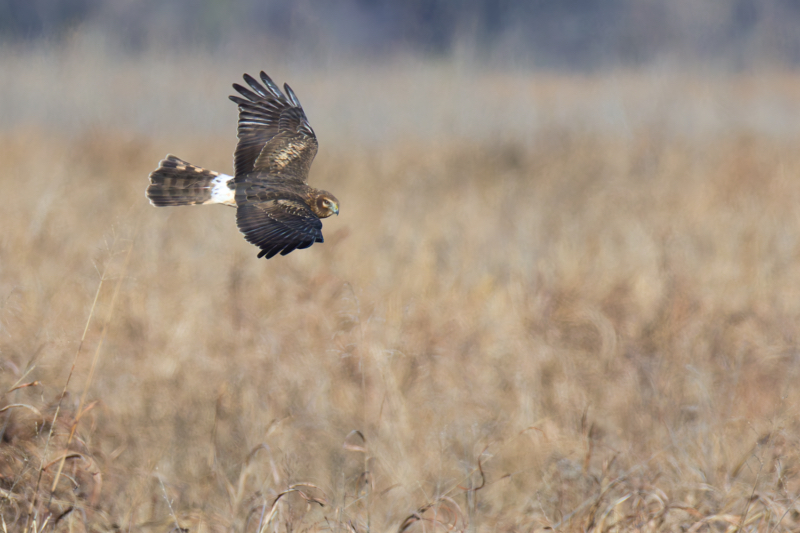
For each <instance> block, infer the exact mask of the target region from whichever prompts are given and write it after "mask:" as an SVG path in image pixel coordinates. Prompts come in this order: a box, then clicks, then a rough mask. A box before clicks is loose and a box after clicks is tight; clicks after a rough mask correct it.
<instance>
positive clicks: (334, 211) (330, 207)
mask: <svg viewBox="0 0 800 533" xmlns="http://www.w3.org/2000/svg"><path fill="white" fill-rule="evenodd" d="M311 210H312V211H314V214H315V215H317V216H318V217H319V218H326V217H329V216H331V215H338V214H339V200H337V199H336V197H335V196H334V195H332V194H331V193H329V192H328V191H318V192H317V195H316V197H315V198H314V202H313V204H312V205H311Z"/></svg>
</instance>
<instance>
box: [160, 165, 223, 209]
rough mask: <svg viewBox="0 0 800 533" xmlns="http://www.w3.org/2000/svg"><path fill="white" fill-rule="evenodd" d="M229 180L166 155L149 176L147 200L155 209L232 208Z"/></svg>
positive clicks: (217, 173)
mask: <svg viewBox="0 0 800 533" xmlns="http://www.w3.org/2000/svg"><path fill="white" fill-rule="evenodd" d="M231 179H232V178H231V176H227V175H225V174H220V173H219V172H214V171H212V170H206V169H204V168H201V167H197V166H195V165H192V164H191V163H187V162H186V161H184V160H182V159H179V158H177V157H175V156H174V155H167V157H166V159H164V160H163V161H161V163H159V166H158V168H157V169H156V170H154V171H153V172H152V173H151V174H150V186H149V187H147V198H148V199H149V200H150V203H151V204H153V205H154V206H156V207H163V206H173V205H199V204H219V203H223V204H229V205H235V202H234V201H233V190H232V189H231V188H230V187H229V186H228V184H229V181H230V180H231Z"/></svg>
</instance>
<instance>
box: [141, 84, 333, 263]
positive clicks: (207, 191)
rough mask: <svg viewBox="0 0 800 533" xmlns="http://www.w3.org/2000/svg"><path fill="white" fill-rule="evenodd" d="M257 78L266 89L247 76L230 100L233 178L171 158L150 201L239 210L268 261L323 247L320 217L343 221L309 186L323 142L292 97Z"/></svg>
mask: <svg viewBox="0 0 800 533" xmlns="http://www.w3.org/2000/svg"><path fill="white" fill-rule="evenodd" d="M260 78H261V81H262V82H263V85H262V84H261V83H259V82H258V80H256V79H255V78H253V77H252V76H250V75H248V74H245V75H244V81H245V82H246V83H247V85H248V86H249V87H250V88H249V89H248V88H247V87H243V86H241V85H239V84H238V83H234V84H233V88H234V89H235V90H236V92H238V93H239V94H240V95H241V97H240V96H230V99H231V100H233V101H234V102H235V103H236V104H238V106H239V128H238V137H239V142H238V144H237V145H236V152H235V153H234V174H233V176H228V175H227V174H221V173H219V172H214V171H211V170H206V169H204V168H201V167H198V166H195V165H192V164H191V163H187V162H186V161H183V160H182V159H178V158H177V157H175V156H174V155H167V157H166V159H164V160H163V161H161V163H160V164H159V166H158V168H157V169H156V170H155V171H153V172H152V173H151V174H150V186H149V187H147V198H149V199H150V203H151V204H153V205H154V206H156V207H162V206H173V205H205V204H224V205H230V206H233V207H236V225H237V226H238V227H239V231H241V232H242V233H243V234H244V238H245V239H247V241H248V242H250V243H252V244H254V245H256V246H258V247H259V248H260V249H261V251H260V252H259V254H258V257H266V258H267V259H269V258H270V257H272V256H274V255H275V254H278V253H280V254H281V255H286V254H288V253H290V252H292V251H294V250H300V249H303V248H308V247H309V246H311V245H312V244H314V243H315V242H323V239H322V221H321V220H320V219H323V218H327V217H329V216H331V215H338V214H339V200H337V199H336V197H335V196H334V195H332V194H331V193H329V192H327V191H323V190H320V189H315V188H313V187H310V186H309V185H308V183H306V182H307V180H308V171H309V169H310V168H311V162H312V161H313V160H314V156H315V155H317V146H318V144H317V137H316V135H314V130H313V129H311V125H310V124H309V123H308V119H307V118H306V114H305V113H304V112H303V106H301V105H300V101H299V100H298V99H297V96H296V95H295V94H294V91H292V89H291V88H290V87H289V85H287V84H284V86H283V89H284V91H285V94H284V93H283V92H281V90H280V89H279V88H278V86H277V85H276V84H275V83H274V82H273V81H272V79H270V77H269V76H267V75H266V74H265V73H264V72H262V73H261V75H260ZM242 97H243V98H242Z"/></svg>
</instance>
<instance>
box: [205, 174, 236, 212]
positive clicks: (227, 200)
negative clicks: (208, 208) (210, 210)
mask: <svg viewBox="0 0 800 533" xmlns="http://www.w3.org/2000/svg"><path fill="white" fill-rule="evenodd" d="M228 183H230V184H231V185H233V176H228V175H227V174H220V175H219V176H217V177H216V178H214V179H213V180H211V199H210V200H207V201H205V202H203V203H204V204H226V205H234V206H235V205H236V200H235V199H234V198H235V196H236V191H235V190H234V189H231V188H230V187H229V186H228Z"/></svg>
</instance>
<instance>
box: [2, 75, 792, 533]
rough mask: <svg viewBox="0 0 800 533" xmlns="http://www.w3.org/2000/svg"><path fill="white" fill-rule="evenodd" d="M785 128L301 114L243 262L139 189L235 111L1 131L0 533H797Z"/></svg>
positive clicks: (222, 155)
mask: <svg viewBox="0 0 800 533" xmlns="http://www.w3.org/2000/svg"><path fill="white" fill-rule="evenodd" d="M547 83H548V81H547V80H542V84H543V85H547ZM558 83H563V82H558ZM744 87H745V88H746V84H744ZM498 90H499V89H498ZM742 90H744V89H742ZM575 91H576V93H580V88H579V87H578V86H576V88H575ZM298 92H299V93H300V98H301V100H303V101H304V103H305V102H306V99H305V98H304V96H303V93H302V91H298ZM223 96H224V95H223ZM230 112H231V113H233V110H232V109H231V110H230ZM312 119H313V116H312ZM312 121H313V120H312ZM232 122H233V120H231V123H232ZM798 140H800V139H797V138H794V137H792V136H785V135H784V136H778V135H773V136H768V135H762V134H760V133H757V132H754V131H752V130H751V129H749V128H746V127H740V128H732V129H729V130H728V131H726V132H725V133H724V134H721V135H714V136H712V135H704V136H700V137H699V138H698V137H697V136H690V135H681V134H680V133H675V132H669V133H665V132H664V131H663V130H662V129H660V128H659V127H658V126H657V125H653V124H651V125H635V127H634V128H633V129H632V130H631V131H628V132H618V133H616V134H615V133H609V132H606V133H591V132H587V131H586V130H583V129H582V128H580V127H573V126H570V125H569V124H565V123H558V122H553V123H552V124H550V125H548V126H546V127H540V128H539V131H538V133H536V134H532V135H530V136H529V137H528V138H524V139H514V138H510V137H508V138H494V139H489V140H487V139H485V138H484V139H477V140H469V139H464V138H457V139H450V140H444V139H443V138H441V137H438V136H437V137H435V138H433V139H430V138H427V139H422V140H420V139H414V138H407V139H405V140H404V141H402V142H398V143H394V144H392V145H391V146H389V145H388V144H387V145H382V146H381V147H380V149H379V150H378V149H375V148H374V147H366V146H362V145H358V144H356V145H351V144H348V143H344V142H337V140H336V139H331V138H325V137H323V136H322V135H321V147H322V148H321V153H320V156H319V157H318V160H317V162H316V163H315V166H314V168H313V170H312V183H313V184H314V185H316V186H320V187H324V188H326V189H328V190H331V191H334V192H335V194H336V195H337V197H339V198H340V199H341V201H342V204H341V210H342V211H341V216H339V217H338V218H335V219H333V220H326V222H325V228H324V231H325V238H326V242H325V244H323V245H318V246H314V247H313V248H311V249H309V250H304V251H301V252H295V253H293V254H291V255H289V256H287V257H279V258H276V259H273V260H270V261H263V260H257V259H256V258H255V254H256V252H257V250H256V249H255V248H253V247H252V246H250V245H249V244H247V243H246V242H245V241H244V239H243V238H242V237H241V236H240V235H239V233H238V232H237V230H236V227H235V224H234V211H233V210H232V209H230V208H227V207H224V206H207V207H197V208H175V209H158V210H157V209H155V208H152V207H150V206H149V205H148V204H147V202H146V200H145V198H144V189H145V186H146V184H147V179H146V177H147V173H148V172H149V171H150V170H151V169H152V168H154V165H155V164H156V163H157V161H158V159H159V158H160V157H162V156H163V155H164V153H166V152H167V151H170V152H174V153H176V154H177V155H179V156H180V157H183V158H186V159H188V160H190V161H192V162H193V163H196V164H200V165H204V166H208V167H211V168H215V169H216V170H220V171H226V170H228V167H227V165H229V161H230V153H231V151H232V134H231V133H230V132H228V131H225V132H223V134H222V135H221V136H220V137H209V136H202V135H199V134H198V135H194V136H192V137H188V138H187V137H185V136H184V137H181V138H171V137H170V138H165V137H148V136H145V135H142V134H141V133H136V132H127V131H125V130H124V129H121V130H111V129H109V130H102V131H97V130H91V129H89V130H87V131H84V132H80V133H79V134H78V135H77V136H75V137H72V138H69V137H67V136H66V135H65V134H60V133H53V132H49V131H45V130H43V129H36V128H23V127H20V128H17V129H15V130H12V131H6V132H5V133H3V138H2V142H0V161H2V162H3V163H2V175H1V176H0V183H1V184H2V186H3V200H4V206H3V209H2V210H0V228H1V229H0V365H2V373H0V386H1V387H2V390H3V391H4V393H3V396H2V402H3V405H4V406H5V407H6V409H5V410H4V411H3V412H0V422H2V434H3V438H2V442H0V456H1V457H2V459H1V460H0V514H1V515H2V518H3V521H4V523H5V526H0V527H7V528H8V530H9V531H12V530H14V531H20V530H24V529H25V528H29V529H33V528H37V529H39V530H41V529H44V530H47V531H49V530H53V529H55V530H59V531H82V530H83V531H90V530H92V531H111V530H119V531H168V530H171V529H173V528H175V527H180V528H186V529H189V530H191V531H218V530H219V531H221V530H235V531H246V532H255V531H258V530H259V527H261V528H262V529H264V530H268V531H287V532H288V531H295V530H320V529H332V530H335V531H351V532H352V531H355V532H358V533H363V532H366V531H368V530H370V531H401V532H402V531H414V530H415V531H442V530H456V531H467V530H468V531H507V532H511V531H514V532H520V533H522V532H528V531H535V530H542V529H546V528H552V529H555V530H559V531H583V530H592V531H621V530H639V531H658V530H669V531H691V532H693V533H694V532H700V531H729V532H732V531H736V530H737V529H740V528H741V529H743V530H747V531H761V532H765V533H767V532H772V531H796V530H797V529H798V528H800V514H799V513H800V507H799V506H798V502H797V498H798V496H800V478H798V475H800V449H799V448H798V442H800V424H799V423H798V406H799V405H800V397H799V395H800V389H799V388H798V387H797V383H798V378H800V360H798V357H799V356H798V353H799V352H798V338H797V324H798V323H800V270H798V268H797V264H798V260H800V218H798V216H797V212H798V208H797V206H798V205H800V181H798V180H797V179H796V175H797V172H798V169H800V150H798V148H797V147H798ZM96 293H97V294H98V298H97V303H96V305H93V301H94V298H95V294H96ZM87 320H89V326H88V330H87V333H86V338H85V340H84V341H83V344H82V346H81V347H80V349H79V346H78V345H79V343H80V342H81V338H82V334H83V332H84V327H85V325H86V322H87ZM76 353H77V357H76ZM95 354H97V359H96V363H93V361H94V358H95ZM75 357H76V360H77V365H76V368H75V373H74V375H72V378H71V380H70V382H69V386H68V388H67V390H68V393H67V394H66V395H65V396H64V398H63V399H62V400H61V401H60V402H59V398H60V396H61V393H62V390H63V389H64V385H65V383H66V382H67V378H68V375H69V373H70V367H71V365H72V361H73V358H75ZM90 371H91V372H93V374H92V373H90ZM33 382H37V383H33ZM25 384H29V385H30V386H27V387H22V388H18V389H16V390H13V391H12V390H11V389H12V388H14V387H15V386H19V385H25ZM5 391H8V392H5ZM84 391H88V392H87V394H86V398H85V399H82V396H83V393H84ZM59 405H60V409H59V410H58V413H59V414H58V419H57V420H56V419H55V415H56V412H57V407H58V406H59ZM76 419H77V422H76ZM73 427H75V428H76V433H75V435H74V437H70V431H71V429H72V428H73ZM68 441H69V442H68ZM62 458H65V459H64V461H63V463H64V464H63V470H62V471H61V472H62V473H61V475H60V476H59V479H58V480H57V483H56V488H55V491H54V492H51V487H52V486H53V483H54V482H55V481H56V476H57V472H58V469H59V467H60V465H61V460H62ZM31 510H32V512H31Z"/></svg>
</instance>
